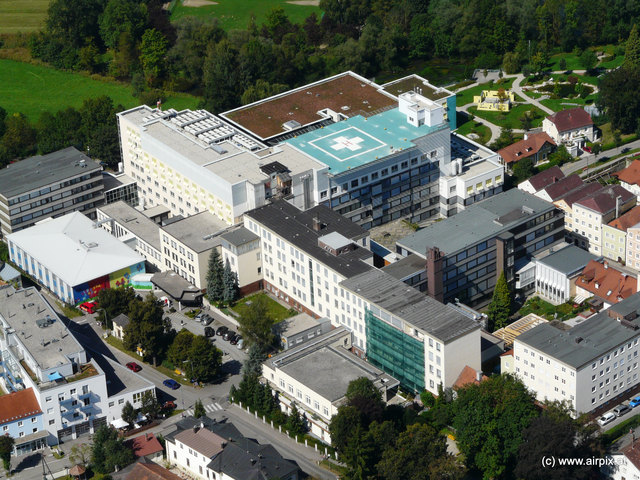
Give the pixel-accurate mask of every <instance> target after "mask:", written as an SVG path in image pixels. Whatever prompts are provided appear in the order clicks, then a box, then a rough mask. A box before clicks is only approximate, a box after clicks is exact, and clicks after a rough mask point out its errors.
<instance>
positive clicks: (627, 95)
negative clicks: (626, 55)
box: [597, 68, 640, 133]
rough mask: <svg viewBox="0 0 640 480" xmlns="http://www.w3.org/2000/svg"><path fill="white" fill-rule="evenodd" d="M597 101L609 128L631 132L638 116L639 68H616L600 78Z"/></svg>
mask: <svg viewBox="0 0 640 480" xmlns="http://www.w3.org/2000/svg"><path fill="white" fill-rule="evenodd" d="M598 88H599V89H600V93H599V96H598V100H597V103H598V105H599V106H600V107H601V109H604V110H606V112H607V116H608V117H609V119H610V120H611V128H612V129H613V130H620V131H621V132H622V133H633V132H635V130H636V127H637V122H638V118H640V96H638V95H637V92H638V91H640V68H637V69H629V70H628V69H625V68H618V69H615V70H612V71H610V72H609V73H607V74H606V75H605V76H604V77H603V78H601V79H600V84H599V86H598Z"/></svg>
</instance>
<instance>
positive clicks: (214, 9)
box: [171, 0, 322, 30]
mask: <svg viewBox="0 0 640 480" xmlns="http://www.w3.org/2000/svg"><path fill="white" fill-rule="evenodd" d="M204 2H206V0H204ZM204 2H202V3H204ZM210 3H211V5H203V6H200V7H186V6H184V3H183V0H176V3H175V6H174V7H173V10H172V11H171V20H177V19H179V18H182V17H186V16H196V17H216V18H218V20H219V22H220V26H221V27H222V28H224V29H225V30H232V29H243V30H244V29H246V28H247V26H248V25H249V20H250V19H251V16H252V15H254V16H255V18H256V23H257V24H258V25H260V24H262V23H263V22H264V21H265V20H266V17H267V14H268V13H269V11H270V10H271V9H272V8H274V7H282V8H283V9H284V11H285V13H286V14H287V16H288V17H289V20H290V21H291V22H292V23H302V21H303V20H304V19H305V18H307V17H308V16H309V15H311V13H313V12H316V15H318V18H320V17H321V16H322V11H321V10H320V9H319V8H318V7H317V6H313V5H295V4H293V3H290V2H288V1H286V0H217V2H210Z"/></svg>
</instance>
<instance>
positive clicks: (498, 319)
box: [487, 272, 511, 332]
mask: <svg viewBox="0 0 640 480" xmlns="http://www.w3.org/2000/svg"><path fill="white" fill-rule="evenodd" d="M487 314H488V315H489V325H488V328H489V331H490V332H493V331H494V330H495V329H498V328H502V327H504V326H505V325H507V324H508V323H509V315H510V314H511V292H510V291H509V285H508V284H507V279H506V278H505V276H504V272H502V273H501V274H500V277H499V278H498V282H497V283H496V286H495V288H494V289H493V298H492V299H491V303H490V304H489V307H488V309H487Z"/></svg>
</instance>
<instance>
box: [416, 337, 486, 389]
mask: <svg viewBox="0 0 640 480" xmlns="http://www.w3.org/2000/svg"><path fill="white" fill-rule="evenodd" d="M427 343H428V342H427ZM480 345H481V339H480V328H477V329H475V330H473V331H471V332H469V333H467V334H466V335H463V336H462V337H459V338H457V339H455V340H453V341H451V342H449V343H445V344H444V355H443V357H442V362H443V365H444V369H443V371H444V378H443V387H445V388H448V387H452V386H453V384H454V383H455V382H456V380H457V379H458V377H459V376H460V373H461V372H462V370H463V369H464V367H465V366H466V365H469V366H470V367H471V368H473V369H474V370H476V371H481V370H482V365H481V358H482V357H481V352H480ZM426 359H427V357H426V356H425V361H426ZM425 367H426V365H425ZM426 371H428V368H425V372H426ZM426 385H427V387H429V384H428V383H427V384H426ZM432 393H434V392H432ZM435 393H437V389H436V392H435Z"/></svg>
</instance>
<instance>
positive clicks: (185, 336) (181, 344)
mask: <svg viewBox="0 0 640 480" xmlns="http://www.w3.org/2000/svg"><path fill="white" fill-rule="evenodd" d="M195 338H196V336H195V335H194V334H193V333H191V332H190V331H189V330H187V329H186V328H183V329H182V330H180V331H179V332H178V334H177V335H176V336H175V338H174V339H173V342H171V345H170V346H169V349H168V350H167V359H168V360H169V361H170V362H171V363H172V364H173V365H174V367H181V366H182V363H183V362H185V361H187V360H188V359H189V351H190V350H191V345H192V344H193V340H194V339H195Z"/></svg>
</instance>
